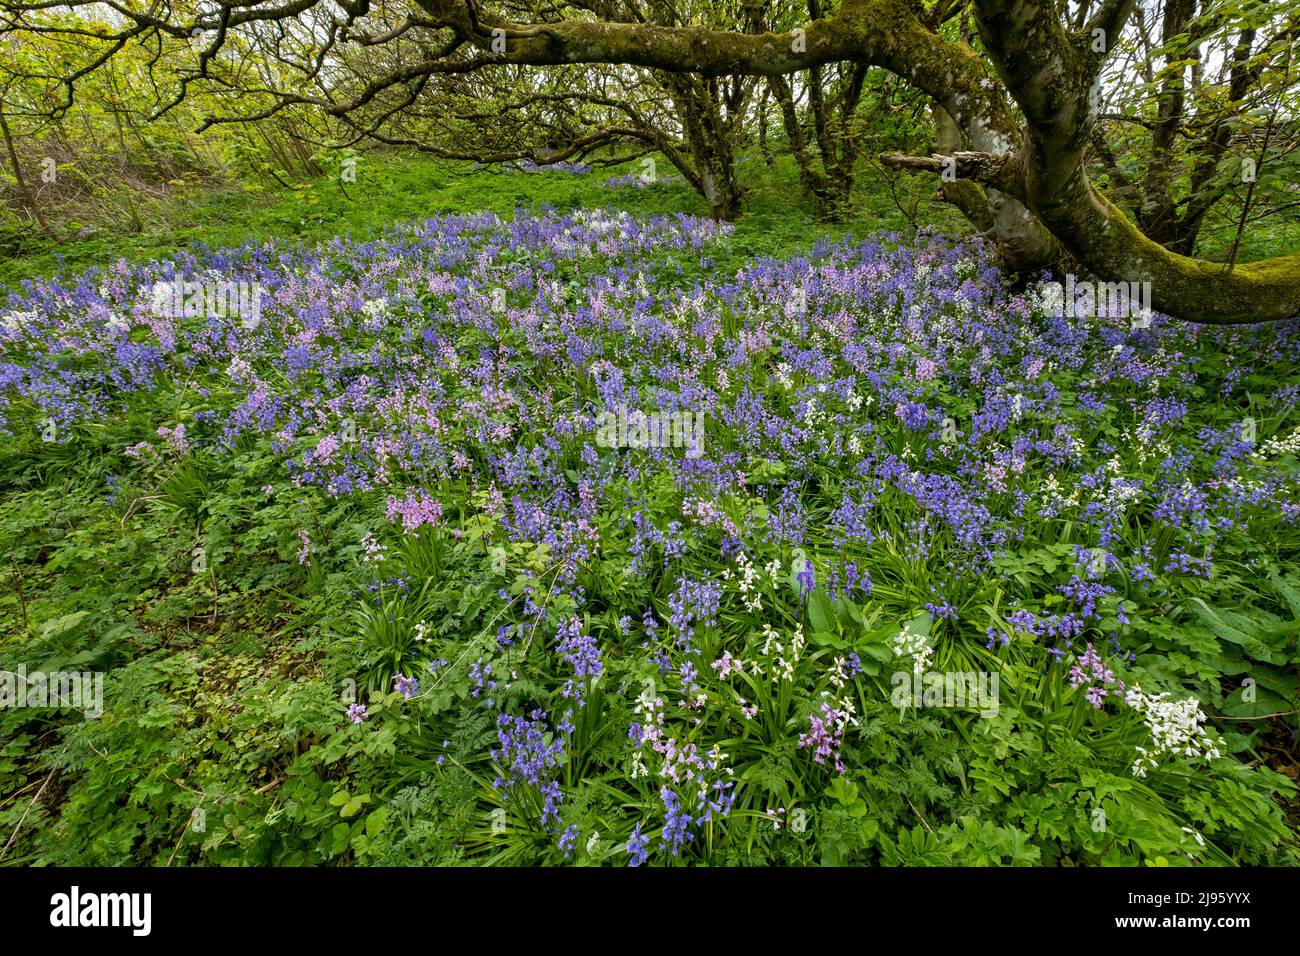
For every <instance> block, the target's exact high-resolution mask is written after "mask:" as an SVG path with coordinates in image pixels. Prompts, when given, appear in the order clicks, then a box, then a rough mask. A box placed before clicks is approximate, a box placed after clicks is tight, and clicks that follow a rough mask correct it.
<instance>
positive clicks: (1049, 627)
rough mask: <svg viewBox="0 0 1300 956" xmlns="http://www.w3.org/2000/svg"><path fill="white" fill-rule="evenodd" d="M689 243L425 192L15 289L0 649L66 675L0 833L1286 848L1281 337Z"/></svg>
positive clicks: (324, 859)
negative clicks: (242, 311) (222, 303)
mask: <svg viewBox="0 0 1300 956" xmlns="http://www.w3.org/2000/svg"><path fill="white" fill-rule="evenodd" d="M729 233H730V227H728V226H726V225H721V224H717V223H713V222H710V221H706V220H700V219H694V218H690V217H687V216H677V217H665V218H657V219H651V220H640V221H638V220H634V219H632V218H630V217H629V216H627V215H626V214H621V213H614V212H602V211H587V212H576V213H574V214H572V215H560V214H557V213H543V214H540V215H525V214H523V213H520V214H519V215H518V216H516V217H515V218H513V219H510V220H503V219H499V218H497V217H496V216H493V215H486V214H485V215H467V216H446V217H442V218H435V219H431V220H427V221H421V222H416V223H411V224H406V225H402V226H399V227H396V228H394V229H393V230H392V231H391V232H390V233H388V234H387V235H386V236H385V237H383V238H381V239H378V240H375V241H369V242H354V241H348V240H343V239H339V240H335V241H333V242H331V243H327V244H324V245H321V246H318V247H303V246H293V245H290V244H286V243H272V242H266V243H250V244H249V245H247V246H244V247H242V248H239V249H228V250H220V251H211V250H199V251H197V252H194V253H180V254H177V255H176V256H175V257H174V258H173V259H171V260H169V261H166V262H155V263H149V264H144V265H136V264H128V263H127V262H125V261H122V262H117V263H113V264H107V265H106V266H105V267H104V268H102V269H100V270H92V271H90V272H86V273H83V274H77V275H68V274H65V275H62V276H59V277H57V278H55V279H51V280H32V281H29V282H26V283H24V284H23V287H22V288H20V289H18V290H16V291H14V292H13V293H11V294H10V295H9V296H8V300H7V302H5V303H4V305H3V307H2V308H0V432H2V437H0V448H2V450H3V457H4V459H5V464H4V465H3V472H2V473H0V474H2V475H3V477H2V479H0V480H2V482H3V485H2V486H3V489H4V496H3V502H4V503H3V506H2V510H0V529H2V530H0V537H2V539H3V540H2V541H0V543H2V544H3V545H4V548H5V551H6V552H7V553H8V554H9V555H11V556H12V557H11V560H10V561H9V562H8V563H9V564H10V565H11V567H10V568H9V569H8V571H9V572H11V574H12V577H13V580H14V581H15V582H17V584H18V587H16V588H8V589H7V591H6V596H5V597H4V598H3V600H0V614H3V617H4V621H3V626H2V627H0V631H3V632H5V633H6V634H7V635H8V636H6V637H0V654H2V655H3V656H2V658H0V664H3V665H4V666H6V667H12V666H14V665H16V664H19V663H22V664H24V665H25V666H26V667H27V668H28V669H35V668H38V667H41V666H44V667H46V668H47V669H52V668H53V667H55V666H59V667H63V668H65V669H69V668H70V669H81V670H90V669H102V670H104V671H106V673H107V679H106V685H105V697H104V713H103V715H102V716H101V717H99V718H96V719H83V718H82V717H81V716H80V715H77V714H68V713H63V712H58V711H54V710H48V711H45V710H41V711H27V712H23V711H16V710H9V711H4V712H2V713H0V718H2V720H0V732H3V735H4V736H3V740H4V741H5V743H4V745H3V748H2V749H0V790H3V791H10V790H16V789H17V788H18V787H19V786H25V785H26V784H28V783H29V782H30V781H32V780H36V781H38V782H39V780H40V779H41V778H42V777H43V776H44V774H45V773H46V772H48V770H49V769H55V770H57V772H58V776H57V780H58V783H57V785H56V786H55V791H54V793H53V795H52V796H53V798H52V799H47V800H45V801H43V802H41V803H40V804H39V805H38V807H37V809H36V810H35V813H34V815H33V816H32V817H30V818H29V821H28V822H27V823H26V824H25V826H24V830H25V836H24V838H23V842H22V844H21V845H20V846H21V849H22V852H25V853H26V854H28V858H29V859H40V860H44V861H50V862H78V863H110V864H120V863H131V862H136V863H161V862H172V861H176V862H184V863H228V862H248V863H273V864H278V863H288V864H301V863H329V862H337V863H354V864H358V863H359V864H368V863H399V864H400V863H441V864H448V863H495V864H576V865H597V864H599V865H619V866H622V865H641V864H647V865H673V864H677V865H680V864H690V863H706V864H735V865H747V864H810V863H832V864H885V865H898V864H940V865H942V864H977V865H978V864H1004V865H1011V864H1015V865H1061V864H1065V865H1097V864H1126V863H1130V864H1131V863H1139V862H1145V863H1154V864H1157V865H1163V864H1170V865H1179V864H1189V863H1207V864H1227V863H1234V862H1235V863H1287V864H1294V863H1296V862H1297V850H1296V844H1295V836H1294V829H1295V820H1296V809H1295V806H1296V805H1295V785H1294V781H1293V779H1292V778H1293V777H1294V772H1295V767H1296V763H1295V758H1294V753H1295V750H1294V748H1295V733H1296V727H1297V721H1296V718H1295V716H1294V711H1295V710H1296V707H1297V664H1300V650H1298V648H1297V634H1300V621H1298V619H1300V567H1297V564H1296V558H1297V554H1300V495H1298V494H1297V491H1298V484H1300V478H1298V470H1300V465H1298V462H1297V458H1298V456H1300V407H1297V406H1298V404H1300V326H1298V325H1297V324H1296V323H1291V324H1287V325H1277V326H1272V327H1242V328H1234V329H1212V328H1205V327H1196V326H1190V325H1185V324H1180V323H1175V322H1171V321H1169V320H1167V319H1165V318H1164V317H1161V316H1155V317H1154V320H1153V321H1152V322H1151V323H1150V325H1149V327H1136V328H1135V327H1132V326H1131V324H1130V322H1129V320H1128V319H1121V318H1113V319H1112V318H1105V317H1102V318H1093V319H1087V320H1080V319H1072V318H1059V317H1053V316H1052V315H1050V314H1048V310H1047V309H1046V308H1045V307H1044V305H1043V303H1042V302H1040V301H1039V300H1038V299H1037V298H1036V295H1035V293H1034V292H1033V291H1032V289H1031V290H1030V291H1028V292H1013V291H1008V290H1007V289H1006V288H1004V286H1003V285H1002V283H1001V281H1000V279H999V277H998V275H997V273H996V271H995V269H994V267H993V265H992V263H991V260H990V258H989V255H988V253H987V250H985V249H984V248H982V247H981V246H980V245H979V244H976V243H969V242H958V241H954V240H951V239H945V238H940V237H937V236H932V235H927V234H922V235H921V236H920V237H919V238H917V239H915V240H912V241H909V242H902V241H900V240H897V239H895V238H892V237H881V238H879V239H876V240H872V241H866V242H861V241H845V242H841V243H831V242H829V241H823V242H821V243H819V244H816V245H814V246H812V247H811V248H810V249H809V250H808V251H807V252H806V253H805V254H803V255H799V256H792V257H787V258H783V259H777V258H753V259H742V258H740V257H738V256H734V255H732V254H731V253H730V251H729V240H730V236H729ZM178 279H182V280H187V281H192V280H198V281H211V282H218V281H234V282H242V283H248V284H249V285H251V286H255V287H256V288H258V289H260V290H261V294H262V298H261V307H260V315H259V316H257V319H256V321H248V317H247V316H245V317H244V318H243V319H241V317H239V316H235V315H221V314H216V313H215V312H210V314H206V315H203V314H200V315H192V316H169V315H166V314H160V313H159V310H158V309H157V308H155V300H156V296H155V294H154V293H155V291H156V288H157V286H158V284H160V283H162V284H166V283H171V282H174V281H177V280H178ZM620 414H621V415H622V416H623V417H624V420H627V421H630V422H631V425H630V427H629V428H627V429H626V431H625V433H623V434H621V435H620V436H619V438H618V440H617V441H614V442H611V441H608V440H598V431H599V424H600V422H601V421H602V420H605V419H606V418H608V416H610V415H615V416H617V415H620ZM682 415H689V416H698V420H699V421H700V422H701V423H702V424H701V429H700V432H699V439H700V440H699V441H698V442H692V443H683V442H674V441H670V440H664V438H665V435H666V434H667V432H666V430H665V431H658V432H657V431H656V430H655V428H654V427H653V426H652V425H647V424H646V423H653V422H654V421H663V420H666V419H672V418H673V417H674V416H677V417H680V416H682ZM642 416H644V418H643V417H642ZM9 592H12V593H9ZM954 678H955V681H956V683H957V689H958V690H959V691H960V690H961V689H962V688H964V687H966V685H965V683H964V681H965V680H966V679H967V678H970V679H971V680H972V683H971V684H970V686H971V687H974V686H975V682H978V685H979V687H980V688H982V691H981V693H978V694H973V695H968V696H966V697H963V696H962V695H961V694H960V693H958V694H956V695H954V694H953V693H952V690H953V686H954ZM1288 712H1289V713H1290V715H1289V716H1288ZM1274 715H1282V716H1274ZM1288 754H1290V755H1291V756H1290V757H1289V758H1288V757H1287V755H1288ZM29 792H30V791H29ZM5 799H6V802H5V803H3V804H0V806H3V808H4V810H3V812H2V813H0V825H3V824H6V821H8V825H3V826H0V829H4V830H5V832H8V830H9V829H10V828H11V826H12V823H13V822H15V821H16V820H17V818H18V815H19V814H20V813H21V811H22V810H23V808H24V807H28V800H29V799H30V798H23V799H20V800H17V801H12V802H10V801H9V800H8V798H7V797H6V798H5Z"/></svg>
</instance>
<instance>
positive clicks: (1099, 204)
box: [0, 0, 1300, 323]
mask: <svg viewBox="0 0 1300 956" xmlns="http://www.w3.org/2000/svg"><path fill="white" fill-rule="evenodd" d="M665 2H667V0H665ZM940 2H945V0H940ZM1135 3H1136V0H1099V2H1095V3H1094V2H1091V0H1089V2H1087V3H1085V5H1084V6H1083V7H1081V8H1079V9H1078V10H1076V11H1075V13H1074V15H1073V16H1072V17H1070V19H1069V20H1068V22H1067V20H1066V13H1065V11H1063V10H1062V8H1061V6H1060V5H1058V3H1057V2H1055V0H971V4H972V9H973V12H974V21H975V25H976V28H977V30H978V38H979V41H980V42H979V46H980V51H979V52H977V50H976V49H975V47H974V46H973V45H972V44H970V43H966V42H964V41H962V40H960V39H951V38H946V37H944V36H941V35H940V31H939V30H937V29H936V28H937V26H938V23H936V22H934V21H935V20H936V19H938V20H939V21H942V19H943V18H942V17H937V18H936V17H934V13H935V8H934V7H930V8H927V7H926V6H925V5H924V4H923V3H922V2H919V0H842V2H841V3H840V5H839V6H838V8H835V9H828V10H827V11H826V12H825V13H824V14H823V15H822V16H820V17H818V18H815V19H811V20H809V21H808V23H807V26H806V27H799V28H795V29H794V30H793V31H791V32H789V33H779V34H778V33H772V32H764V33H748V32H744V31H743V30H741V29H715V28H712V27H710V26H708V25H701V24H699V23H697V22H689V23H687V22H680V23H679V22H677V20H678V19H684V18H675V20H674V22H673V23H672V24H671V25H662V24H659V23H655V22H653V19H652V18H650V17H646V16H641V17H638V18H637V19H636V21H635V22H627V21H624V20H617V19H610V18H607V17H605V16H602V15H601V12H602V11H600V10H598V9H596V5H595V4H592V5H591V7H590V8H581V7H576V6H574V5H564V4H561V5H559V6H557V7H556V8H554V10H555V12H554V13H550V12H548V13H547V15H546V16H545V17H536V18H530V19H528V20H524V21H519V20H514V19H511V18H510V16H509V8H508V7H505V8H502V7H498V8H495V9H492V10H489V9H487V7H486V5H484V4H482V3H480V2H479V0H416V7H414V8H412V10H411V12H410V14H409V15H408V16H407V18H406V19H405V20H404V21H402V22H401V23H399V24H398V25H397V26H396V27H394V28H393V30H392V31H390V32H398V33H405V32H407V31H410V30H416V29H418V30H422V31H428V32H429V34H430V36H431V37H434V38H436V39H435V40H432V41H431V42H429V43H428V45H427V48H426V52H424V53H422V54H421V55H420V56H418V57H417V58H413V59H411V60H408V61H405V62H403V63H401V64H399V65H397V66H395V67H394V68H393V69H391V70H388V71H387V72H385V73H383V74H381V75H377V76H375V77H374V78H373V79H371V80H370V82H369V83H367V84H366V86H365V88H364V89H362V90H360V91H359V92H358V93H356V94H355V95H351V96H348V97H346V98H341V97H338V96H336V95H335V93H334V91H333V87H332V84H331V81H330V77H331V71H332V68H333V64H334V62H335V60H336V59H337V49H338V48H339V46H340V45H341V44H345V43H347V42H348V41H349V38H350V36H351V35H352V34H353V32H354V31H356V30H357V29H358V24H359V23H360V22H361V21H363V20H364V19H365V18H366V17H367V16H369V15H371V13H372V10H371V5H370V2H369V0H338V12H335V11H334V10H333V9H332V8H326V7H325V5H324V4H323V3H322V2H321V0H284V2H283V3H277V2H275V0H240V2H238V3H236V2H234V0H202V2H200V4H199V5H198V6H197V7H196V8H187V7H183V8H179V9H178V8H174V7H171V6H164V5H162V3H161V2H157V3H156V5H154V6H150V7H148V8H147V9H143V10H142V9H138V8H130V7H126V6H121V5H119V4H117V3H116V2H114V4H113V8H114V9H115V10H116V11H117V13H118V14H119V16H120V18H121V24H120V26H118V27H117V28H116V29H113V30H109V31H105V32H104V33H103V34H102V35H99V36H97V39H98V40H99V41H100V46H101V48H100V52H99V53H98V54H97V55H96V56H95V57H93V58H91V60H90V61H88V62H87V64H86V66H85V67H84V68H83V69H82V70H80V71H78V72H77V73H75V74H74V75H72V76H68V77H49V78H48V80H49V81H50V82H51V83H55V84H58V85H59V86H60V87H61V89H62V91H63V100H64V102H68V101H70V98H71V97H72V96H73V95H74V92H75V86H76V83H77V81H78V80H79V79H80V78H81V77H83V76H85V75H86V73H87V72H89V71H91V70H94V69H97V68H98V67H99V66H102V64H103V63H104V62H106V61H107V60H109V59H111V58H112V57H113V56H114V55H115V54H116V53H117V52H118V51H120V50H121V49H122V48H124V47H125V46H126V45H128V44H131V43H150V44H156V46H157V47H158V49H159V50H160V51H161V50H162V49H164V48H169V43H174V41H186V40H188V38H190V37H191V36H193V35H198V36H200V37H203V38H204V39H203V40H202V42H200V43H199V44H197V46H198V49H197V50H196V51H195V53H194V56H193V61H192V65H191V66H189V67H187V68H185V69H183V70H180V71H177V70H176V69H175V67H174V66H173V65H172V61H168V72H169V73H170V74H172V75H174V76H175V77H176V79H175V80H174V82H173V83H172V85H173V86H175V87H177V89H176V90H175V92H174V96H173V102H179V101H180V99H182V98H183V97H184V95H185V93H186V92H187V90H188V88H189V87H190V86H191V85H195V84H201V83H218V84H225V85H226V86H227V87H228V88H230V89H235V88H237V87H238V85H239V80H240V76H239V72H240V71H239V65H238V63H237V62H234V61H233V59H232V58H229V57H226V58H223V56H222V54H223V50H225V48H226V46H227V44H228V43H230V42H232V37H241V38H244V42H246V43H248V42H251V43H252V45H253V46H255V47H257V48H259V49H261V50H262V51H263V52H265V53H266V54H267V55H269V56H275V57H277V58H279V59H281V60H282V61H287V62H290V63H292V64H293V65H294V67H295V68H296V69H298V70H299V71H300V72H301V73H302V75H303V78H304V89H302V90H301V91H292V90H281V89H276V90H269V91H267V90H259V92H263V93H265V94H267V95H270V96H272V97H273V98H274V100H275V105H273V106H271V107H268V108H267V109H266V110H263V111H260V113H257V114H253V115H247V114H245V115H241V116H239V117H237V119H239V120H241V121H247V120H251V119H257V118H258V117H259V116H269V115H273V114H274V113H275V112H276V111H278V110H280V109H284V108H287V107H289V106H291V105H294V104H306V105H311V106H314V107H315V108H317V109H319V110H321V111H323V112H324V113H325V114H326V115H330V116H343V115H346V114H348V113H349V112H351V111H353V110H355V109H357V108H359V107H361V106H364V105H365V103H367V102H369V101H370V100H371V99H373V98H374V97H375V96H376V95H378V94H379V93H380V92H381V91H382V90H384V89H387V88H389V87H391V86H393V85H394V84H396V83H399V82H402V81H404V80H407V79H410V78H412V77H416V76H433V75H437V74H455V73H469V72H473V71H476V70H480V69H489V68H493V67H497V66H500V65H503V64H515V65H530V66H563V65H574V64H598V63H599V64H625V65H630V66H638V67H644V68H649V69H657V70H663V71H667V72H669V73H675V74H689V75H693V76H695V77H698V78H700V79H702V80H709V79H716V78H720V77H727V76H767V77H771V76H783V75H789V74H791V73H795V72H797V71H801V70H811V69H813V68H816V67H825V66H827V65H828V64H832V63H844V62H849V63H860V64H864V65H866V66H880V67H883V68H885V69H888V70H890V71H891V72H893V73H895V74H896V75H898V76H900V77H902V78H903V79H905V80H907V81H908V82H909V83H911V84H912V85H914V86H915V87H917V88H918V89H920V90H922V91H924V92H925V93H926V94H927V95H928V96H930V97H931V98H932V99H933V100H934V101H935V103H936V104H937V106H939V107H940V108H942V110H943V111H944V112H945V113H946V114H947V115H948V117H950V118H951V120H952V123H953V125H954V126H955V127H956V130H957V131H958V132H959V133H960V135H961V137H962V139H963V141H964V144H965V145H966V146H967V147H968V148H967V149H965V150H962V151H959V152H956V153H954V155H953V156H952V157H949V159H950V161H948V162H943V163H942V164H941V167H942V169H941V171H943V172H947V173H951V174H952V176H953V177H955V178H957V179H963V180H966V181H967V182H970V183H973V184H975V185H977V186H979V187H980V188H981V189H982V194H977V193H974V192H970V193H969V194H968V197H967V201H968V203H969V204H970V206H971V207H972V212H973V213H975V214H977V215H979V217H980V218H982V219H983V220H984V221H985V222H986V223H988V227H989V230H990V233H991V234H992V236H993V237H994V238H995V239H996V240H997V242H998V244H999V247H1000V249H1001V251H1002V254H1003V257H1004V259H1005V260H1006V261H1007V262H1008V263H1010V264H1011V265H1012V266H1014V267H1017V268H1022V269H1027V268H1034V267H1040V266H1042V265H1045V264H1048V263H1051V262H1053V261H1054V260H1055V259H1056V258H1057V256H1058V254H1059V249H1061V248H1063V249H1064V250H1065V251H1067V252H1068V253H1069V254H1070V255H1071V256H1072V257H1073V258H1074V259H1075V260H1077V261H1078V262H1079V263H1081V264H1082V265H1083V266H1084V267H1085V268H1087V269H1089V270H1091V271H1092V272H1093V273H1095V274H1097V275H1098V276H1101V277H1103V278H1105V279H1107V280H1128V281H1145V282H1149V283H1150V284H1151V289H1152V299H1153V303H1154V305H1155V307H1156V308H1158V309H1161V310H1162V311H1166V312H1169V313H1171V314H1173V315H1176V316H1179V317H1181V318H1184V319H1189V320H1193V321H1201V322H1213V323H1239V322H1253V321H1266V320H1277V319H1283V318H1289V317H1292V316H1295V315H1297V314H1298V313H1300V253H1297V254H1291V255H1286V256H1280V257H1276V258H1272V259H1266V260H1262V261H1259V262H1254V263H1249V264H1244V265H1243V264H1235V263H1228V264H1222V263H1214V262H1207V261H1203V260H1197V259H1193V258H1190V257H1187V256H1183V255H1180V254H1179V253H1177V252H1174V251H1172V250H1170V249H1166V248H1165V247H1163V246H1161V245H1160V244H1159V243H1158V242H1156V241H1154V240H1153V239H1151V238H1149V237H1148V236H1146V235H1144V234H1143V233H1142V231H1141V230H1140V229H1139V228H1138V226H1137V225H1135V224H1134V223H1133V222H1132V221H1131V220H1130V219H1129V218H1128V217H1127V216H1126V215H1125V214H1124V212H1123V211H1122V210H1121V209H1120V208H1119V207H1118V206H1116V205H1115V204H1114V203H1113V202H1112V201H1111V200H1110V199H1108V198H1107V197H1106V196H1105V195H1103V194H1102V193H1101V192H1100V191H1099V190H1098V189H1097V188H1096V187H1094V185H1093V184H1092V182H1091V180H1090V179H1089V175H1088V166H1089V160H1090V154H1089V144H1090V143H1091V141H1092V133H1093V131H1094V129H1095V126H1096V122H1097V119H1098V111H1097V110H1096V109H1095V108H1094V106H1095V102H1096V99H1097V96H1096V92H1095V90H1096V89H1097V87H1098V84H1099V83H1100V82H1101V80H1102V73H1103V70H1104V68H1105V66H1106V64H1107V62H1108V59H1109V57H1110V55H1111V51H1112V50H1113V48H1114V45H1115V41H1116V39H1117V38H1118V37H1120V35H1121V32H1122V30H1123V29H1124V27H1125V24H1126V22H1127V21H1128V20H1129V17H1130V15H1131V14H1132V12H1133V10H1134V7H1135ZM88 5H89V0H87V2H86V3H80V2H78V0H74V2H73V4H72V6H73V7H74V8H75V7H80V6H88ZM48 7H50V4H49V3H48V2H47V0H39V2H28V0H0V8H3V10H4V11H5V19H4V26H5V29H6V30H7V31H28V32H30V31H41V30H43V29H46V27H45V26H44V11H45V10H46V9H47V8H48ZM1280 16H1282V17H1283V18H1284V19H1285V18H1287V17H1289V18H1292V19H1293V18H1294V17H1295V16H1296V10H1295V8H1294V7H1292V8H1290V9H1289V10H1287V11H1284V12H1283V13H1282V14H1280ZM1288 22H1289V21H1288ZM1283 26H1284V27H1285V26H1286V24H1285V23H1284V24H1283ZM62 29H66V28H62ZM196 31H197V34H196ZM1099 39H1100V42H1098V40H1099ZM1290 48H1291V47H1288V49H1290ZM159 55H160V58H161V56H162V54H161V52H160V54H159ZM990 68H991V69H990ZM309 84H314V87H315V88H314V89H312V88H310V86H309ZM1013 104H1014V106H1013ZM214 121H218V120H217V119H215V118H214ZM902 164H903V165H906V158H904V161H903V162H902ZM914 168H925V167H924V166H923V165H914Z"/></svg>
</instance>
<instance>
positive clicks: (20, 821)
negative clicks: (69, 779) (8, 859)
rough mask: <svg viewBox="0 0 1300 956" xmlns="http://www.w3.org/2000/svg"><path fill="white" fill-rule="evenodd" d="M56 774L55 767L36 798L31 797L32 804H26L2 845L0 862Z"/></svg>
mask: <svg viewBox="0 0 1300 956" xmlns="http://www.w3.org/2000/svg"><path fill="white" fill-rule="evenodd" d="M56 773H58V768H57V767H55V768H54V769H53V770H51V771H50V774H49V776H48V777H46V778H45V782H44V783H43V784H41V789H39V790H37V791H36V796H34V797H32V802H31V803H29V804H27V809H26V810H24V811H23V815H22V816H21V817H19V818H18V823H17V824H16V825H15V826H14V832H13V833H11V834H9V841H8V842H7V843H6V844H5V845H4V848H3V849H0V860H3V859H4V857H5V854H6V853H8V852H9V848H10V847H11V846H13V845H14V841H15V840H17V839H18V831H19V830H21V829H22V826H23V821H24V820H26V819H27V814H29V813H31V812H32V807H34V806H36V801H37V800H39V799H40V798H41V794H43V793H44V792H45V788H46V787H48V786H49V785H50V781H51V780H53V779H54V775H55V774H56Z"/></svg>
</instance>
